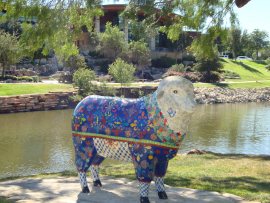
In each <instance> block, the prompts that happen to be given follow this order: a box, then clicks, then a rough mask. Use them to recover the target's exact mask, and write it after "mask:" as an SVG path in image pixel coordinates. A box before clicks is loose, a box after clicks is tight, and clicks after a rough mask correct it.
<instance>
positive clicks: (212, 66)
mask: <svg viewBox="0 0 270 203" xmlns="http://www.w3.org/2000/svg"><path fill="white" fill-rule="evenodd" d="M215 49H216V51H215V57H214V59H212V60H210V59H209V58H204V57H203V55H202V54H199V55H198V56H197V57H196V60H197V63H196V64H195V66H194V67H193V68H194V70H196V71H198V72H200V73H203V74H204V75H203V78H204V79H205V80H206V82H217V81H218V80H219V75H217V74H213V73H212V72H213V71H219V70H220V69H222V68H223V65H222V63H221V62H220V58H219V53H218V50H217V48H215Z"/></svg>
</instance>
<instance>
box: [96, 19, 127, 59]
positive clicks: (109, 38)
mask: <svg viewBox="0 0 270 203" xmlns="http://www.w3.org/2000/svg"><path fill="white" fill-rule="evenodd" d="M126 48H127V44H126V42H125V39H124V32H121V31H120V30H119V28H118V27H117V26H114V27H113V26H112V23H111V22H107V24H106V30H105V32H104V33H101V34H100V35H99V45H98V46H97V51H98V52H100V53H101V54H103V55H104V56H105V57H106V58H109V60H110V61H111V62H113V61H115V59H116V58H117V57H118V56H119V55H120V54H121V53H122V51H123V50H125V49H126Z"/></svg>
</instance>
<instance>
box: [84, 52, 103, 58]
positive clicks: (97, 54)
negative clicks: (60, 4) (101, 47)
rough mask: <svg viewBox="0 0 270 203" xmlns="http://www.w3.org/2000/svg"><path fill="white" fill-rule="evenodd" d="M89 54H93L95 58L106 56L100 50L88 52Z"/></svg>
mask: <svg viewBox="0 0 270 203" xmlns="http://www.w3.org/2000/svg"><path fill="white" fill-rule="evenodd" d="M88 55H89V56H92V57H94V58H104V55H103V54H100V53H99V52H97V51H89V52H88Z"/></svg>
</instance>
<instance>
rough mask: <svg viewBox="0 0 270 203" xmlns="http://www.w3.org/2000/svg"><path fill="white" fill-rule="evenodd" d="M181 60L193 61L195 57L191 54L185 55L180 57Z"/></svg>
mask: <svg viewBox="0 0 270 203" xmlns="http://www.w3.org/2000/svg"><path fill="white" fill-rule="evenodd" d="M182 60H183V61H194V60H195V58H194V57H193V56H185V57H183V58H182Z"/></svg>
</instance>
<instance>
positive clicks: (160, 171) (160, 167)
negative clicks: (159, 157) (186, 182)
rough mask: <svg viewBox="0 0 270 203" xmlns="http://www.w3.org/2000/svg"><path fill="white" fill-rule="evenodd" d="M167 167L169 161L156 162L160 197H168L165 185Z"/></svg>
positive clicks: (156, 178)
mask: <svg viewBox="0 0 270 203" xmlns="http://www.w3.org/2000/svg"><path fill="white" fill-rule="evenodd" d="M167 168H168V161H166V162H162V163H157V164H156V169H155V178H154V180H155V185H156V189H157V192H158V197H159V199H168V196H167V194H166V192H165V187H164V176H165V174H166V171H167Z"/></svg>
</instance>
